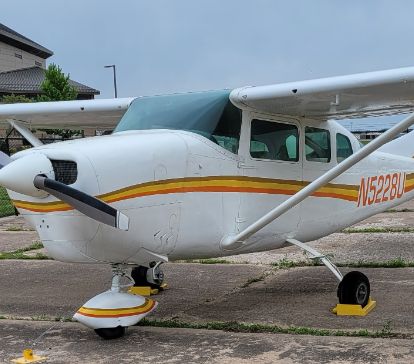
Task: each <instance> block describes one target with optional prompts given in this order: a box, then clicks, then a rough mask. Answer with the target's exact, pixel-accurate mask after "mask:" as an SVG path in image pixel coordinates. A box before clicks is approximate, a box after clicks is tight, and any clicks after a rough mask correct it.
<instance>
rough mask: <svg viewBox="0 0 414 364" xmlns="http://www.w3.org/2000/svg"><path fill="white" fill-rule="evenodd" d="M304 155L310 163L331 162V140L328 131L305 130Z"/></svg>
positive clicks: (317, 129)
mask: <svg viewBox="0 0 414 364" xmlns="http://www.w3.org/2000/svg"><path fill="white" fill-rule="evenodd" d="M305 155H306V160H308V161H311V162H322V163H329V162H330V161H331V140H330V134H329V131H328V130H325V129H319V128H311V127H308V126H307V127H306V128H305Z"/></svg>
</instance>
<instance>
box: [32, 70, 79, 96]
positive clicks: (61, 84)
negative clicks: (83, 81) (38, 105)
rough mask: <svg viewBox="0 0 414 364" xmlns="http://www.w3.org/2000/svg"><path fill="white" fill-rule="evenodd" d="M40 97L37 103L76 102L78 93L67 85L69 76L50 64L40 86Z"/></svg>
mask: <svg viewBox="0 0 414 364" xmlns="http://www.w3.org/2000/svg"><path fill="white" fill-rule="evenodd" d="M40 89H41V90H42V95H40V96H39V97H38V101H66V100H76V97H77V96H78V93H77V92H76V89H75V88H74V87H73V86H72V85H71V84H70V83H69V75H65V74H64V73H63V72H62V69H61V68H60V67H59V66H57V65H55V64H53V63H51V64H50V65H49V67H48V68H47V70H46V71H45V79H44V81H43V82H42V84H41V85H40Z"/></svg>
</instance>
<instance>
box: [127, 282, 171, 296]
mask: <svg viewBox="0 0 414 364" xmlns="http://www.w3.org/2000/svg"><path fill="white" fill-rule="evenodd" d="M167 288H168V285H167V283H163V284H162V285H161V287H160V288H159V289H158V288H151V287H150V286H138V287H136V286H133V287H130V288H129V290H128V293H131V294H137V295H140V296H145V297H149V296H153V295H156V294H158V293H160V291H164V290H165V289H167Z"/></svg>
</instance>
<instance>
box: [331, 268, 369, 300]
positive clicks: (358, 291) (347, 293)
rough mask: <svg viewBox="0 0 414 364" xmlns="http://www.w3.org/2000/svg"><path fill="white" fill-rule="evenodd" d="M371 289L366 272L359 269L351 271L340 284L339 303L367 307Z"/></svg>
mask: <svg viewBox="0 0 414 364" xmlns="http://www.w3.org/2000/svg"><path fill="white" fill-rule="evenodd" d="M370 290H371V287H370V284H369V280H368V278H367V276H366V275H365V274H363V273H361V272H357V271H353V272H349V273H348V274H346V275H345V276H344V278H343V279H342V281H341V283H339V286H338V298H339V303H344V304H349V305H361V306H362V307H365V306H366V305H367V303H368V300H369V295H370Z"/></svg>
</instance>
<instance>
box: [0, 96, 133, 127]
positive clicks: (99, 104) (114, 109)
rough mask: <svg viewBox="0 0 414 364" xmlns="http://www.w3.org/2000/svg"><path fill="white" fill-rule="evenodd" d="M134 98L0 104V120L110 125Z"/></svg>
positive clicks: (39, 124) (33, 124)
mask: <svg viewBox="0 0 414 364" xmlns="http://www.w3.org/2000/svg"><path fill="white" fill-rule="evenodd" d="M133 100H134V98H119V99H98V100H75V101H57V102H34V103H24V104H3V105H1V104H0V122H7V120H18V121H23V122H25V123H27V124H28V125H29V126H30V127H36V128H62V129H63V128H68V129H74V128H75V129H76V128H95V129H107V128H114V127H115V126H116V125H117V124H118V122H119V120H120V118H121V117H122V116H123V115H124V113H125V112H126V110H127V109H128V107H129V105H130V104H131V102H132V101H133Z"/></svg>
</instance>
